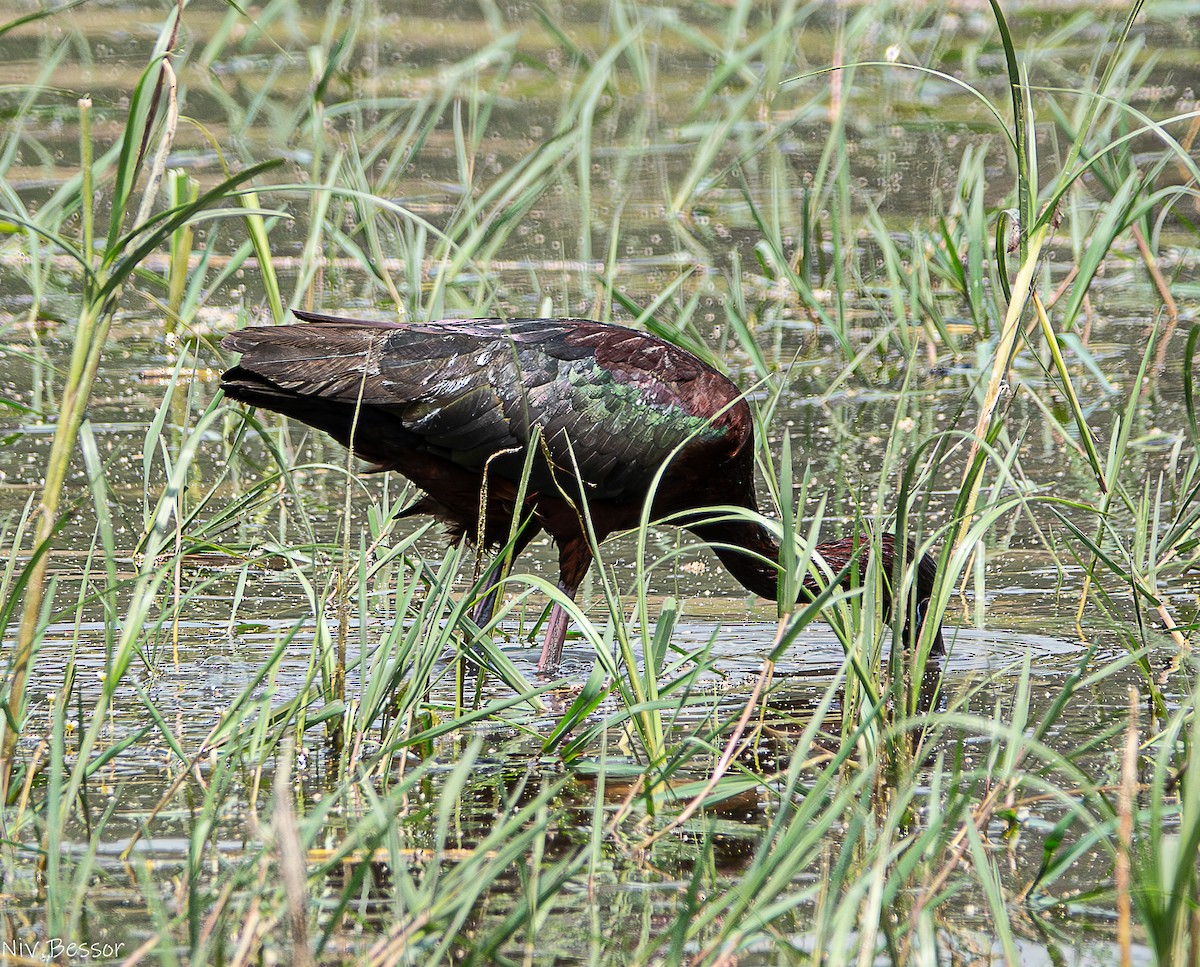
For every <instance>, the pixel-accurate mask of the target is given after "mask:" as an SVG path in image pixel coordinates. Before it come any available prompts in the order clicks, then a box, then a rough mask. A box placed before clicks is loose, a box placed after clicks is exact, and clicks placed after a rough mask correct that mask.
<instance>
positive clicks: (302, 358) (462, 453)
mask: <svg viewBox="0 0 1200 967" xmlns="http://www.w3.org/2000/svg"><path fill="white" fill-rule="evenodd" d="M226 344H227V346H228V347H229V348H232V349H235V350H238V351H241V352H242V353H243V359H242V362H241V365H240V366H239V367H238V368H237V369H235V370H232V371H231V373H230V374H227V376H226V384H227V387H228V386H229V385H231V384H232V385H236V384H237V380H236V379H231V377H234V376H236V375H237V374H238V372H239V370H242V371H246V370H253V371H254V373H255V374H256V375H258V376H259V377H260V378H263V379H265V380H267V381H268V382H269V383H270V384H271V385H273V386H275V387H278V388H279V389H280V390H281V391H282V392H284V393H286V394H288V395H289V396H293V397H294V396H295V395H302V396H304V397H307V398H308V400H310V401H312V403H313V404H314V405H315V404H316V403H317V401H316V400H313V397H319V398H320V399H321V400H325V401H327V402H328V403H329V404H330V405H338V406H341V407H342V408H343V409H345V408H346V407H355V408H357V409H358V412H359V416H358V419H359V426H358V429H357V430H356V432H355V434H354V446H355V449H356V450H357V451H358V452H360V453H361V454H362V455H363V456H366V457H368V458H369V459H373V460H375V461H376V462H378V463H380V464H381V465H391V466H395V467H396V468H397V469H399V470H401V471H402V472H403V469H404V467H403V451H405V450H410V451H411V450H413V449H419V450H422V451H425V452H428V453H431V454H434V455H436V456H439V457H441V458H443V459H446V460H450V461H452V462H453V463H455V464H457V465H459V466H462V467H463V468H465V469H468V470H470V471H473V472H476V473H483V471H484V469H485V467H486V469H487V472H488V473H489V474H495V475H499V476H502V477H505V478H508V479H511V480H517V479H519V478H520V475H521V473H522V470H523V467H524V463H525V454H526V450H527V447H528V445H529V443H530V441H531V439H533V436H534V428H535V427H537V428H539V429H540V435H541V440H542V447H541V449H542V455H543V456H548V457H549V462H548V463H547V462H546V461H544V460H538V461H536V462H535V465H534V469H533V477H532V478H531V486H532V487H534V488H535V489H543V490H544V489H546V488H548V487H555V486H567V485H569V482H570V481H572V480H574V478H575V477H576V472H577V473H578V477H579V479H581V480H583V481H584V482H585V484H586V485H587V486H586V492H587V494H588V496H589V497H592V498H598V499H604V500H621V499H634V498H640V497H641V496H643V495H644V494H645V489H646V487H647V485H648V484H649V482H650V479H651V478H652V476H653V474H654V472H655V471H656V470H657V469H658V467H659V466H660V465H661V464H662V463H663V462H664V461H665V460H666V459H667V458H668V457H670V456H671V454H672V452H673V451H674V450H675V449H676V448H677V447H680V446H681V445H685V444H686V447H687V448H688V450H689V453H691V454H692V455H693V456H694V455H695V451H701V450H705V449H707V450H710V451H711V457H712V458H713V459H714V460H715V459H724V458H727V457H728V456H729V455H731V454H732V452H734V451H736V450H737V449H738V448H740V446H742V445H743V443H744V438H745V436H746V435H747V431H748V422H749V419H748V411H747V410H746V408H745V404H744V403H741V401H740V398H739V395H738V391H737V389H736V387H734V385H733V384H732V383H730V382H729V381H728V380H727V379H725V377H723V376H721V375H720V374H719V373H717V372H716V371H715V370H713V369H711V368H709V367H707V366H705V365H704V364H703V363H701V362H700V360H698V359H696V358H695V357H694V356H692V355H691V354H689V353H687V352H684V351H683V350H680V349H678V348H677V347H675V346H672V345H670V344H669V343H666V342H663V341H662V340H659V339H656V338H654V337H651V336H647V335H645V334H643V333H639V332H636V331H635V330H631V329H626V328H624V327H620V326H611V325H604V324H600V323H591V322H584V321H578V320H543V319H519V320H497V319H483V320H470V321H463V322H443V323H429V324H418V325H405V326H373V325H369V324H364V323H358V322H353V321H351V320H337V319H331V318H328V317H318V318H317V324H315V325H305V326H285V327H269V328H266V329H254V330H244V331H243V332H242V333H238V334H236V335H235V336H234V337H231V338H230V339H228V340H227V343H226ZM243 382H244V380H243ZM231 395H233V396H235V397H236V398H242V399H246V400H247V401H248V402H259V403H260V405H264V406H268V407H272V406H274V408H276V409H281V408H282V407H281V406H279V405H278V401H275V402H271V401H262V400H255V399H252V398H250V394H249V393H246V392H243V393H242V394H241V395H239V393H238V391H237V390H234V391H232V392H231ZM360 404H361V405H360ZM284 411H285V412H289V411H288V410H286V409H285V410H284ZM291 412H293V413H295V415H297V416H299V417H300V418H301V419H304V420H306V421H307V422H310V423H313V424H314V425H317V426H320V427H322V428H323V429H327V430H329V431H330V432H331V433H333V435H334V436H336V437H338V438H339V439H341V440H343V442H345V441H346V439H348V437H349V432H347V431H345V430H343V431H342V432H341V433H339V432H338V431H337V430H336V428H333V427H331V426H330V423H331V422H332V420H331V418H330V417H328V416H327V417H326V419H325V421H324V422H322V421H321V420H319V419H314V418H313V414H312V413H311V412H309V413H305V414H302V413H298V412H296V404H293V408H292V410H291ZM342 419H343V422H344V420H345V417H342ZM385 424H386V425H385ZM364 430H365V431H366V432H364ZM389 441H390V442H392V443H394V445H395V449H396V451H397V452H396V453H395V455H394V457H393V458H391V459H388V458H387V456H386V451H387V449H388V444H389Z"/></svg>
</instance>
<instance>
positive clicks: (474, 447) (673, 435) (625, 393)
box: [222, 312, 941, 668]
mask: <svg viewBox="0 0 1200 967" xmlns="http://www.w3.org/2000/svg"><path fill="white" fill-rule="evenodd" d="M296 315H297V316H298V317H299V318H301V319H302V320H305V321H306V323H307V324H305V325H297V326H279V327H266V328H256V329H246V330H242V331H240V332H237V333H234V334H232V335H230V336H227V337H226V338H225V340H224V343H223V345H224V346H225V347H226V348H228V349H232V350H234V351H236V352H239V353H241V354H242V359H241V362H240V363H239V365H237V366H235V367H234V368H233V369H231V370H229V371H228V372H226V373H225V374H224V376H223V377H222V386H223V388H224V389H225V392H226V393H227V394H228V395H229V396H231V397H232V398H234V399H236V400H240V401H242V402H244V403H247V404H250V405H252V406H261V407H264V408H267V409H271V410H276V411H278V412H280V413H284V414H286V415H288V416H291V417H294V418H296V419H299V420H301V421H303V422H305V423H308V424H309V425H311V426H314V427H317V428H318V429H321V430H324V431H326V432H327V433H329V434H330V435H331V436H333V437H334V438H335V439H337V440H338V441H339V442H341V443H342V444H344V445H346V446H348V447H351V448H352V449H353V451H354V452H355V453H356V454H357V455H359V456H360V457H362V458H363V459H365V460H368V461H370V462H371V463H372V464H373V465H374V466H375V468H376V469H378V470H397V471H399V472H400V473H402V474H404V475H405V476H406V477H408V478H409V479H410V480H412V481H413V482H414V483H415V484H417V485H418V486H419V487H421V488H422V489H423V490H424V491H425V492H426V496H425V497H423V498H421V499H420V500H419V501H418V502H417V503H416V504H414V505H413V506H412V507H411V508H409V512H410V513H429V514H433V515H434V516H436V517H438V518H439V519H441V520H442V521H444V522H445V523H446V524H447V525H448V526H449V528H450V530H451V532H452V533H454V534H455V535H465V536H467V537H468V538H471V539H474V538H475V537H476V535H477V534H478V532H479V527H480V521H481V518H482V519H483V539H484V543H485V544H489V545H490V544H496V543H499V542H501V541H503V540H505V539H507V536H508V534H509V533H510V528H511V524H512V520H513V516H514V514H515V513H517V510H518V508H517V507H516V499H517V496H518V487H519V482H520V480H521V478H522V474H523V471H524V468H525V466H526V462H527V457H528V454H529V450H530V448H531V446H532V445H534V443H535V441H536V451H535V452H534V454H533V457H532V461H531V473H530V477H529V482H528V489H527V491H526V499H525V504H524V506H523V507H522V508H521V517H522V519H525V518H526V517H530V518H532V522H533V523H532V524H531V525H529V526H526V527H525V528H524V530H522V532H521V534H520V536H519V538H518V541H519V546H518V547H517V552H518V553H519V552H520V550H521V549H522V548H523V547H524V546H525V545H526V544H527V543H528V542H529V541H530V540H531V539H532V538H533V537H534V536H536V534H537V533H538V532H539V531H540V530H545V531H546V532H547V533H548V534H550V536H551V537H552V538H553V539H554V541H555V543H556V544H557V545H558V548H559V570H560V575H559V577H560V582H559V583H560V587H561V588H562V589H563V591H564V592H566V593H567V594H568V595H570V596H574V594H575V593H576V591H577V590H578V587H579V584H580V582H581V581H582V580H583V576H584V574H585V573H586V572H587V569H588V567H589V566H590V564H591V561H592V554H591V550H590V547H589V544H588V540H587V537H586V532H585V529H584V527H583V525H582V518H581V515H580V514H581V507H582V505H583V502H584V501H586V505H587V511H588V515H589V517H590V520H591V522H592V525H593V528H594V529H595V531H596V536H597V537H598V538H599V539H601V540H603V539H604V538H605V537H607V536H608V535H609V534H611V533H614V532H616V531H620V530H627V529H629V528H632V527H635V526H637V523H638V521H639V519H640V516H641V512H642V508H643V505H644V503H645V500H646V497H647V495H648V494H649V493H650V490H651V487H652V485H653V481H654V477H655V475H656V474H657V473H658V472H659V470H660V468H663V467H664V464H665V469H664V470H663V473H662V477H661V479H660V481H659V483H658V486H657V487H656V488H655V490H654V501H653V506H652V515H653V516H654V517H655V518H662V517H666V516H668V515H672V514H680V513H686V512H687V511H689V510H693V509H696V508H702V507H709V506H714V505H729V504H733V505H736V506H742V507H746V508H750V509H755V510H756V509H757V499H756V497H755V492H754V429H753V421H752V418H751V414H750V409H749V407H748V406H747V404H746V402H745V400H744V399H743V398H742V395H741V393H740V392H739V391H738V389H737V387H736V386H735V385H734V384H733V383H731V382H730V381H729V380H728V379H727V378H726V377H724V376H722V375H721V374H720V373H718V372H717V371H716V370H714V369H712V368H711V367H709V366H707V365H705V364H704V363H702V362H701V361H700V360H699V359H697V358H696V357H695V356H693V355H691V354H690V353H687V352H685V351H684V350H682V349H680V348H678V347H677V346H673V345H671V344H670V343H667V342H665V341H663V340H660V339H656V338H655V337H653V336H648V335H645V334H643V333H639V332H636V331H635V330H631V329H626V328H624V327H621V326H613V325H606V324H603V323H596V322H587V321H583V320H554V319H517V320H508V321H505V320H498V319H483V320H470V321H462V322H436V323H427V324H418V325H399V324H389V323H376V322H362V321H357V320H350V319H341V318H336V317H330V316H319V315H314V314H309V313H300V312H297V313H296ZM485 475H486V482H487V486H486V499H485V500H483V501H481V494H483V493H484V486H483V484H484V479H485ZM683 523H684V525H685V526H689V528H690V529H691V530H693V531H694V532H695V533H696V534H697V535H699V536H700V537H702V538H703V539H704V540H706V541H709V542H710V543H712V544H714V545H715V549H716V552H717V554H718V556H719V557H720V558H721V560H722V562H724V564H725V565H726V567H728V568H729V570H730V571H731V573H733V575H734V576H735V577H736V578H737V579H738V580H739V581H740V582H741V583H742V584H743V585H745V586H746V587H747V588H748V589H750V590H751V591H754V592H755V593H757V594H761V595H763V596H766V597H770V598H774V597H775V595H776V588H777V572H778V569H777V566H776V562H777V561H778V553H779V547H778V544H777V543H776V542H775V540H774V538H773V537H772V536H771V535H770V533H769V532H768V531H767V530H766V529H765V528H763V527H761V526H758V525H755V524H752V523H750V522H747V521H727V522H725V523H712V522H706V521H705V520H704V519H702V518H699V517H697V518H696V519H695V523H694V524H693V523H689V522H688V521H687V520H686V519H684V521H683ZM854 543H855V542H854V541H853V540H847V541H837V542H832V543H830V544H824V545H821V547H820V548H819V549H820V551H821V553H822V555H823V556H824V557H825V558H826V560H827V561H828V562H829V563H830V565H831V566H833V567H834V568H835V570H836V569H838V568H840V567H841V566H842V565H844V564H845V563H846V562H847V561H848V560H849V557H850V555H851V553H852V551H851V548H852V546H853V545H854ZM894 551H895V544H894V541H893V540H892V539H891V537H890V535H888V536H886V537H885V539H884V552H885V555H887V557H888V560H887V561H885V562H884V563H885V564H886V565H890V559H891V556H892V555H893V554H894ZM885 573H887V574H889V575H890V573H891V570H890V567H888V568H887V570H886V571H885ZM935 573H936V571H935V568H934V565H933V563H932V561H931V560H930V559H929V558H928V557H925V558H923V559H922V561H921V562H920V565H919V567H918V573H917V582H916V583H917V587H918V592H917V600H919V601H920V600H924V599H927V598H928V597H929V594H930V592H931V590H932V584H933V578H934V576H935ZM812 588H815V584H812V585H810V590H811V589H812ZM485 604H486V606H487V607H488V608H489V609H490V605H491V601H490V597H489V599H488V600H487V601H486V602H485ZM482 609H483V606H481V611H482ZM565 633H566V615H565V612H563V611H562V609H555V611H554V612H553V613H552V616H551V620H550V623H549V628H548V630H547V636H546V645H545V647H544V649H543V653H542V660H541V663H540V665H539V667H542V668H552V667H556V666H557V664H558V660H559V655H560V653H561V649H562V642H563V638H564V636H565ZM940 645H941V638H940V631H939V634H938V638H937V643H936V647H937V648H940Z"/></svg>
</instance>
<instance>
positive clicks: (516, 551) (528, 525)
mask: <svg viewBox="0 0 1200 967" xmlns="http://www.w3.org/2000/svg"><path fill="white" fill-rule="evenodd" d="M540 532H541V528H540V527H538V525H537V524H536V523H535V522H534V521H533V520H527V521H526V522H525V524H524V525H523V526H522V527H521V529H520V530H519V531H518V532H517V537H516V540H514V541H513V546H512V555H511V557H510V556H509V555H507V554H506V552H505V551H501V552H500V553H499V554H497V555H496V558H495V560H493V561H492V563H491V564H489V565H488V569H487V570H486V571H484V572H483V586H484V587H485V588H486V589H487V590H486V592H485V593H484V595H483V597H482V598H480V599H479V603H478V604H477V605H475V610H474V611H472V612H471V620H472V621H474V622H475V624H476V625H477V626H478V627H480V628H482V627H483V626H484V625H486V624H487V623H488V622H489V621H490V620H491V618H492V614H493V613H494V612H495V610H496V598H497V597H499V595H500V581H501V580H502V579H503V577H504V563H505V559H506V557H507V558H509V560H510V561H515V560H516V559H517V557H518V556H519V555H520V553H521V552H522V551H523V550H525V548H526V547H528V546H529V542H530V541H531V540H533V539H534V538H535V537H536V536H537V535H538V534H539V533H540Z"/></svg>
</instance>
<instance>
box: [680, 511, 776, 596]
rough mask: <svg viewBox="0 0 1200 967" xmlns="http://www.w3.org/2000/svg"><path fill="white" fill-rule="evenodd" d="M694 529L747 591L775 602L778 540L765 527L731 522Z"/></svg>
mask: <svg viewBox="0 0 1200 967" xmlns="http://www.w3.org/2000/svg"><path fill="white" fill-rule="evenodd" d="M691 530H692V533H694V534H695V535H696V536H697V537H699V538H700V539H701V540H703V541H705V542H707V543H708V544H710V545H711V546H712V549H713V551H714V552H715V553H716V555H717V557H718V558H720V560H721V563H722V564H724V565H725V567H726V569H727V570H728V571H729V573H730V574H732V575H733V576H734V577H735V578H736V579H737V582H738V583H739V584H740V585H741V586H742V587H744V588H745V589H746V590H747V591H752V592H753V593H754V594H757V595H759V596H760V597H764V598H770V599H771V600H772V601H774V600H775V599H776V598H777V597H778V596H779V541H777V540H776V539H775V535H774V534H772V533H771V532H770V531H769V530H767V528H765V527H763V526H762V524H758V523H754V522H752V521H749V520H729V521H720V522H716V523H711V524H704V525H702V526H697V527H693V528H691Z"/></svg>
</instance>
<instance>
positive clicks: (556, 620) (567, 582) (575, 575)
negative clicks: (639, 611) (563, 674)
mask: <svg viewBox="0 0 1200 967" xmlns="http://www.w3.org/2000/svg"><path fill="white" fill-rule="evenodd" d="M591 563H592V551H591V548H589V547H588V545H587V540H586V539H585V538H583V537H582V536H580V537H578V538H576V539H575V540H571V541H566V542H564V543H563V544H561V545H560V547H559V551H558V570H559V581H558V589H559V590H560V591H561V592H562V593H563V594H565V595H566V596H567V597H568V598H570V599H571V600H572V601H574V600H575V595H576V594H577V593H578V592H579V585H580V584H582V583H583V576H584V575H585V574H587V569H588V568H589V567H590V566H591ZM567 622H568V615H567V610H566V608H564V607H563V606H562V605H561V604H559V603H558V602H555V604H554V607H552V608H551V609H550V618H549V619H548V620H547V621H546V637H545V638H544V639H543V641H542V656H541V658H539V659H538V671H539V672H543V673H546V674H555V673H557V672H558V665H559V663H560V662H561V661H562V653H563V645H564V644H565V643H566V640H567Z"/></svg>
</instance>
